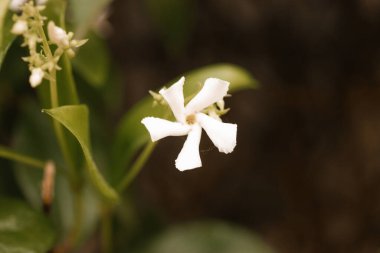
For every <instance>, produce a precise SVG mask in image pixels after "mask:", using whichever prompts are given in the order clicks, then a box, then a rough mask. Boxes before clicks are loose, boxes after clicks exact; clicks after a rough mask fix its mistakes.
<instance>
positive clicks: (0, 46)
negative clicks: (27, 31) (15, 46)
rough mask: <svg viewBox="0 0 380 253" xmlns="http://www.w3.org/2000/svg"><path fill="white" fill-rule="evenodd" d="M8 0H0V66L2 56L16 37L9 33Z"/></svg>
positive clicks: (9, 14) (10, 25)
mask: <svg viewBox="0 0 380 253" xmlns="http://www.w3.org/2000/svg"><path fill="white" fill-rule="evenodd" d="M8 4H9V0H0V68H1V65H2V63H3V60H4V57H5V55H6V53H7V51H8V49H9V46H10V45H11V44H12V42H13V40H14V38H15V37H16V36H15V35H14V34H12V33H11V28H12V25H13V20H12V15H13V14H12V12H11V11H9V9H8Z"/></svg>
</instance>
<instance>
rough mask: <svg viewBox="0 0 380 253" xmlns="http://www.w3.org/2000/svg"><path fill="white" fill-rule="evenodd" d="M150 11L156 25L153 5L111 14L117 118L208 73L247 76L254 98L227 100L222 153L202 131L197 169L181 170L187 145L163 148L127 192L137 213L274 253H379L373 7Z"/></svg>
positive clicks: (379, 83) (294, 3)
mask: <svg viewBox="0 0 380 253" xmlns="http://www.w3.org/2000/svg"><path fill="white" fill-rule="evenodd" d="M158 2H169V3H170V4H167V5H165V4H163V5H162V6H160V5H159V4H158V5H157V3H158ZM158 2H157V3H156V9H157V8H158V9H159V12H158V14H157V12H156V10H155V9H153V8H152V6H154V5H155V3H154V0H151V1H149V0H145V1H140V0H116V1H114V2H113V4H112V8H111V16H110V22H111V23H112V26H113V30H114V32H113V33H111V34H110V37H109V43H110V45H111V48H112V54H113V57H114V58H115V59H116V61H117V62H118V63H119V65H120V66H121V67H120V68H121V70H122V73H123V83H124V90H125V97H126V99H125V105H124V108H125V110H127V109H128V108H130V106H131V105H132V104H133V103H135V102H136V101H138V100H139V99H140V98H141V97H143V96H145V95H146V91H147V90H148V89H158V88H159V87H160V86H161V85H162V84H165V83H167V82H168V81H169V80H172V79H173V78H174V77H176V76H178V75H181V74H182V73H184V72H186V71H189V70H191V69H194V68H198V67H201V66H204V65H208V64H212V63H219V62H229V63H233V64H237V65H241V66H243V67H245V68H246V69H248V70H249V71H250V72H251V73H252V74H253V75H254V77H255V78H256V79H257V80H258V81H259V82H260V89H258V90H255V91H244V92H240V93H236V94H234V95H233V97H232V98H230V99H228V100H227V105H228V106H229V107H231V108H232V110H231V112H230V113H229V114H228V115H226V116H225V118H224V120H225V121H227V122H236V123H237V124H238V126H239V131H238V146H237V148H236V150H235V151H234V152H233V153H232V154H231V155H224V154H221V153H219V152H218V151H217V149H216V148H214V147H213V145H212V143H211V142H210V141H209V140H208V138H207V136H206V135H205V134H204V135H203V138H202V144H201V146H202V148H201V149H202V152H201V157H202V161H203V167H202V168H200V169H197V170H193V171H190V172H185V173H180V172H178V171H177V170H176V169H175V167H174V160H175V158H176V156H177V154H178V152H179V150H180V148H181V145H182V143H183V141H184V139H181V138H167V139H165V140H163V141H162V142H160V144H159V145H158V147H157V149H156V151H155V153H154V155H153V159H152V160H151V161H150V162H149V164H148V165H147V166H146V167H145V169H144V171H143V173H142V174H141V175H140V176H139V178H138V182H137V184H136V185H135V187H136V191H137V193H138V195H139V199H140V200H139V201H140V205H141V206H142V207H143V208H148V209H152V210H154V211H155V212H158V213H159V215H160V217H161V219H163V220H165V221H166V222H168V223H175V222H179V221H188V220H196V219H201V218H216V219H224V220H227V221H230V222H235V223H238V224H241V225H242V226H244V227H247V228H250V229H252V230H253V231H256V232H257V233H259V234H260V235H261V236H262V237H263V238H264V239H265V240H266V241H267V242H269V243H270V244H271V245H273V246H274V247H275V249H277V250H278V252H283V253H292V252H299V253H304V252H305V253H306V252H319V253H320V252H334V253H335V252H345V253H349V252H355V253H356V252H359V253H367V252H368V253H373V252H378V251H379V249H380V1H379V0H357V1H354V0H341V1H331V0H308V1H300V0H276V1H265V0H234V1H230V0H203V1H200V0H199V1H191V0H188V1H185V0H183V1H179V0H167V1H158ZM168 6H170V8H169V7H168ZM173 6H174V7H178V9H176V8H173ZM183 10H185V11H183ZM162 13H164V14H162ZM160 15H161V16H160ZM162 15H163V16H162ZM162 22H164V23H165V22H166V23H165V24H166V27H170V29H171V30H170V29H169V30H165V28H162V27H163V26H162ZM173 31H174V32H173ZM127 98H128V99H127ZM163 157H165V159H162V158H163Z"/></svg>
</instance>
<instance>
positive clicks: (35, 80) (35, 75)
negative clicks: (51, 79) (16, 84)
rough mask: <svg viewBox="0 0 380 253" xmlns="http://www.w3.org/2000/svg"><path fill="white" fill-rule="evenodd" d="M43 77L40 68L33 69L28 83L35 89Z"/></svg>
mask: <svg viewBox="0 0 380 253" xmlns="http://www.w3.org/2000/svg"><path fill="white" fill-rule="evenodd" d="M43 77H44V72H43V71H42V69H40V68H35V69H33V70H32V73H31V75H30V77H29V83H30V85H31V86H32V87H33V88H36V87H37V86H38V85H40V84H41V82H42V79H43Z"/></svg>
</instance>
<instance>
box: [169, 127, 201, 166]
mask: <svg viewBox="0 0 380 253" xmlns="http://www.w3.org/2000/svg"><path fill="white" fill-rule="evenodd" d="M201 134H202V128H201V126H200V125H198V124H195V125H193V126H192V129H191V131H190V132H189V135H188V136H187V139H186V141H185V144H183V148H182V150H181V152H180V153H179V155H178V157H177V159H176V160H175V166H176V168H177V169H178V170H180V171H184V170H191V169H195V168H198V167H201V166H202V161H201V157H200V156H199V142H200V141H201Z"/></svg>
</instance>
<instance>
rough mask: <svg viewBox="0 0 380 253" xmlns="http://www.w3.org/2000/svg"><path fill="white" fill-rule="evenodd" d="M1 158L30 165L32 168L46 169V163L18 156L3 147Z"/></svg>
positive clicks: (0, 151) (0, 152)
mask: <svg viewBox="0 0 380 253" xmlns="http://www.w3.org/2000/svg"><path fill="white" fill-rule="evenodd" d="M0 157H3V158H5V159H9V160H13V161H16V162H19V163H23V164H25V165H29V166H31V167H34V168H38V169H44V167H45V162H43V161H40V160H37V159H35V158H32V157H29V156H26V155H21V154H18V153H16V152H14V151H12V150H10V149H8V148H6V147H3V146H0Z"/></svg>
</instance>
